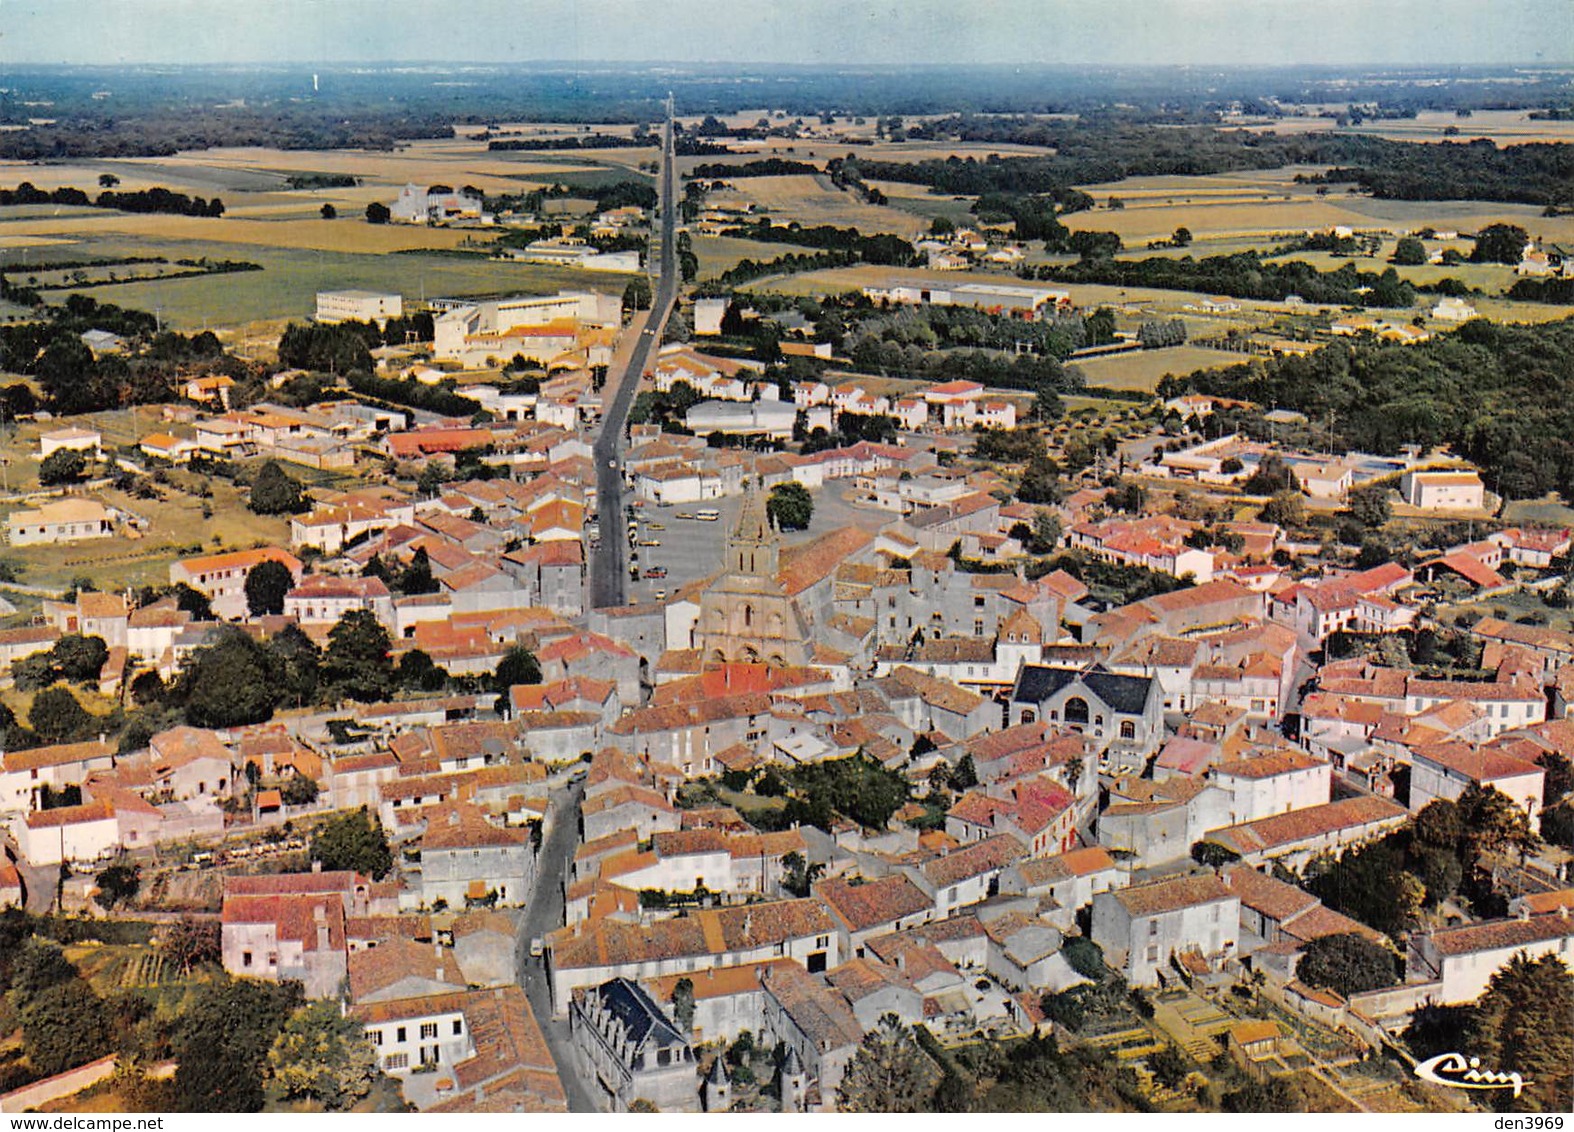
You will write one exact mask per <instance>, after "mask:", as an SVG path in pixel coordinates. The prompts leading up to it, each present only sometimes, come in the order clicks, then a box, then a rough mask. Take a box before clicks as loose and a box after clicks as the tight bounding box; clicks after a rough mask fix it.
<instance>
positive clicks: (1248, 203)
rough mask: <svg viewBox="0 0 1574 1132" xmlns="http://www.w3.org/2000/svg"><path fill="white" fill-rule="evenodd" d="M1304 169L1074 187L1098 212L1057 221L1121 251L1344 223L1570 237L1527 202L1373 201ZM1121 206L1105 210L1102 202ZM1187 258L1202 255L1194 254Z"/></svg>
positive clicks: (1572, 235)
mask: <svg viewBox="0 0 1574 1132" xmlns="http://www.w3.org/2000/svg"><path fill="white" fill-rule="evenodd" d="M1316 171H1317V170H1316V169H1315V168H1314V167H1312V166H1290V167H1286V168H1284V169H1269V170H1251V171H1244V172H1239V173H1220V174H1214V175H1210V176H1200V177H1133V178H1131V179H1130V180H1127V181H1119V182H1113V183H1104V184H1095V185H1081V186H1078V187H1079V188H1081V189H1082V190H1083V191H1084V192H1086V193H1088V194H1090V195H1091V196H1092V197H1093V198H1094V200H1096V201H1097V202H1098V207H1097V208H1094V209H1091V210H1089V211H1087V212H1077V213H1072V214H1071V215H1069V216H1067V217H1066V218H1065V220H1066V226H1067V227H1068V228H1071V229H1073V230H1074V231H1104V232H1115V233H1117V234H1118V235H1119V236H1120V238H1121V239H1122V240H1123V241H1125V243H1126V246H1127V247H1128V248H1137V249H1140V248H1142V246H1143V245H1144V244H1146V243H1149V242H1151V241H1154V240H1162V239H1167V238H1168V237H1169V236H1170V234H1171V233H1173V232H1174V231H1175V229H1176V228H1180V227H1185V228H1188V229H1190V230H1191V232H1192V235H1193V236H1194V237H1196V238H1197V239H1199V240H1209V239H1226V240H1229V239H1237V240H1238V239H1244V238H1248V237H1268V236H1272V235H1276V234H1287V233H1300V232H1305V231H1307V230H1313V231H1322V230H1326V229H1328V228H1333V227H1336V226H1344V227H1349V228H1353V229H1356V230H1358V231H1384V232H1387V233H1389V234H1392V235H1399V234H1402V233H1406V232H1413V231H1415V230H1417V229H1419V228H1426V227H1431V228H1440V229H1453V230H1455V231H1461V232H1473V231H1476V230H1477V229H1479V228H1483V227H1485V226H1486V225H1488V224H1496V223H1504V224H1517V225H1519V226H1520V227H1522V228H1524V229H1525V230H1526V231H1528V232H1530V233H1531V234H1532V235H1534V236H1536V237H1538V238H1541V239H1546V240H1554V241H1559V242H1562V241H1567V240H1570V239H1574V216H1559V217H1543V216H1542V215H1541V209H1540V208H1539V207H1537V206H1535V205H1525V204H1500V203H1496V202H1492V201H1406V200H1378V199H1376V198H1375V197H1370V196H1366V195H1364V194H1352V193H1348V192H1346V191H1345V187H1341V186H1337V185H1335V186H1331V187H1330V192H1329V193H1327V194H1326V195H1324V196H1319V195H1317V191H1316V190H1317V188H1318V186H1315V185H1306V184H1299V185H1298V184H1296V183H1295V182H1294V178H1295V176H1296V174H1298V173H1312V172H1316ZM1112 196H1113V197H1118V198H1120V200H1121V201H1122V202H1123V203H1124V204H1125V208H1123V209H1119V210H1115V211H1111V210H1110V209H1109V208H1107V207H1106V205H1107V204H1108V201H1109V198H1110V197H1112ZM1192 254H1196V255H1205V254H1209V251H1208V249H1205V248H1203V249H1197V250H1196V251H1194V252H1193V253H1192Z"/></svg>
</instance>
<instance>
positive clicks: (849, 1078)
mask: <svg viewBox="0 0 1574 1132" xmlns="http://www.w3.org/2000/svg"><path fill="white" fill-rule="evenodd" d="M939 1080H940V1071H939V1069H938V1068H937V1067H936V1065H935V1063H934V1062H933V1061H931V1060H930V1058H929V1055H928V1054H926V1053H925V1052H924V1051H923V1049H921V1048H920V1047H919V1045H918V1042H917V1041H916V1040H915V1039H914V1038H913V1032H912V1030H911V1029H909V1028H908V1027H907V1026H905V1025H904V1024H903V1023H902V1020H901V1019H900V1018H898V1017H897V1016H896V1015H894V1014H887V1015H885V1016H883V1017H882V1018H881V1019H880V1024H879V1026H877V1027H876V1028H875V1029H873V1030H871V1031H870V1032H869V1033H868V1034H866V1035H864V1040H863V1042H862V1044H860V1045H859V1047H858V1052H857V1053H855V1054H854V1055H853V1059H852V1061H850V1062H848V1064H847V1071H846V1073H845V1074H844V1075H843V1077H842V1083H841V1085H840V1086H838V1088H837V1090H836V1101H837V1108H838V1109H839V1110H840V1111H842V1112H923V1111H925V1108H926V1104H925V1102H926V1101H927V1100H928V1099H929V1095H930V1093H931V1092H933V1090H934V1087H935V1085H936V1084H938V1083H939Z"/></svg>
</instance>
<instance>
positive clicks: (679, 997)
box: [672, 977, 694, 1033]
mask: <svg viewBox="0 0 1574 1132" xmlns="http://www.w3.org/2000/svg"><path fill="white" fill-rule="evenodd" d="M672 1020H673V1021H674V1022H676V1023H677V1024H678V1029H680V1030H682V1031H683V1032H684V1033H688V1031H689V1030H690V1029H692V1028H693V1026H694V980H693V979H690V978H687V977H684V978H681V979H679V980H678V981H677V982H676V983H674V984H673V985H672Z"/></svg>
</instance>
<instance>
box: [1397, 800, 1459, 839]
mask: <svg viewBox="0 0 1574 1132" xmlns="http://www.w3.org/2000/svg"><path fill="white" fill-rule="evenodd" d="M1464 832H1465V826H1464V822H1463V820H1462V819H1461V817H1460V814H1459V807H1458V806H1457V805H1455V804H1454V803H1453V802H1450V801H1449V800H1448V799H1446V798H1436V799H1433V800H1432V801H1430V802H1428V803H1427V804H1426V805H1425V806H1423V807H1422V808H1421V812H1420V813H1418V814H1416V816H1415V822H1414V823H1413V824H1412V825H1411V827H1410V833H1411V835H1412V836H1413V837H1414V839H1415V841H1416V844H1417V845H1421V846H1426V847H1428V848H1432V849H1446V850H1447V851H1448V852H1450V853H1452V852H1454V851H1455V850H1456V849H1458V847H1459V839H1460V837H1461V836H1463V835H1464Z"/></svg>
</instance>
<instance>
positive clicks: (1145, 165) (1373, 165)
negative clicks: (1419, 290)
mask: <svg viewBox="0 0 1574 1132" xmlns="http://www.w3.org/2000/svg"><path fill="white" fill-rule="evenodd" d="M980 131H983V132H987V133H988V134H990V135H991V136H990V137H988V138H987V140H990V141H998V142H1001V143H1007V144H1027V145H1040V146H1045V147H1050V148H1053V149H1054V151H1055V152H1054V153H1051V154H1045V155H1043V156H1032V157H997V156H994V155H990V156H989V157H987V158H985V159H984V160H982V161H980V160H978V159H977V158H973V157H967V158H958V157H949V158H946V159H944V160H941V159H931V160H927V161H918V162H899V161H871V160H867V159H862V158H861V159H860V160H859V165H860V166H861V168H862V172H863V175H864V176H865V177H868V178H870V179H872V180H878V181H902V182H906V183H909V184H920V185H928V186H929V187H930V188H931V189H934V190H935V191H936V192H938V193H947V194H965V195H977V194H980V193H987V192H991V191H993V192H1006V193H1050V192H1054V191H1056V190H1057V189H1061V188H1065V187H1068V186H1071V185H1079V184H1099V183H1104V182H1112V181H1120V180H1124V179H1125V178H1127V177H1153V176H1198V175H1204V174H1212V173H1226V172H1232V171H1237V170H1249V169H1277V168H1280V167H1282V166H1285V165H1329V166H1335V167H1336V168H1334V169H1333V170H1332V171H1331V172H1329V173H1328V174H1327V176H1326V177H1325V178H1324V177H1319V176H1317V175H1313V176H1312V177H1308V178H1306V180H1311V181H1318V180H1327V181H1330V182H1350V181H1353V182H1355V183H1356V184H1358V185H1360V187H1361V188H1362V189H1364V190H1366V191H1368V192H1370V193H1372V194H1373V195H1375V196H1379V197H1384V198H1391V199H1398V200H1421V199H1426V200H1501V201H1513V202H1517V203H1525V204H1540V205H1557V204H1563V203H1568V202H1569V201H1571V200H1574V148H1571V147H1570V146H1567V145H1550V144H1546V143H1539V142H1537V143H1530V144H1527V145H1515V146H1504V147H1502V148H1499V147H1498V146H1497V145H1496V144H1494V143H1493V142H1491V141H1489V140H1485V139H1483V140H1479V141H1472V142H1467V143H1460V144H1456V143H1451V142H1442V143H1437V144H1433V143H1418V142H1398V141H1389V140H1387V139H1385V138H1374V137H1351V136H1348V135H1343V134H1336V133H1332V134H1287V135H1283V136H1280V135H1276V134H1272V133H1263V134H1257V133H1246V132H1243V131H1236V130H1218V129H1213V128H1210V127H1205V126H1188V127H1170V126H1158V125H1151V124H1130V123H1118V124H1116V123H1100V122H1098V121H1092V122H1073V121H1061V120H1058V119H1049V120H1045V119H1031V120H1025V121H1020V122H1017V123H1016V124H1015V125H1012V124H1011V122H1010V121H1007V122H1005V123H999V124H996V125H995V126H993V127H991V128H989V129H988V130H984V128H983V127H981V126H978V125H976V124H975V125H971V126H969V127H967V128H958V129H957V130H956V131H954V133H953V135H952V136H959V137H961V138H962V140H973V138H974V136H975V135H976V134H978V133H979V132H980ZM933 132H934V133H936V134H937V135H941V136H945V131H944V130H943V129H941V128H940V127H939V126H938V125H937V127H936V129H935V130H934V131H933Z"/></svg>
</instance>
